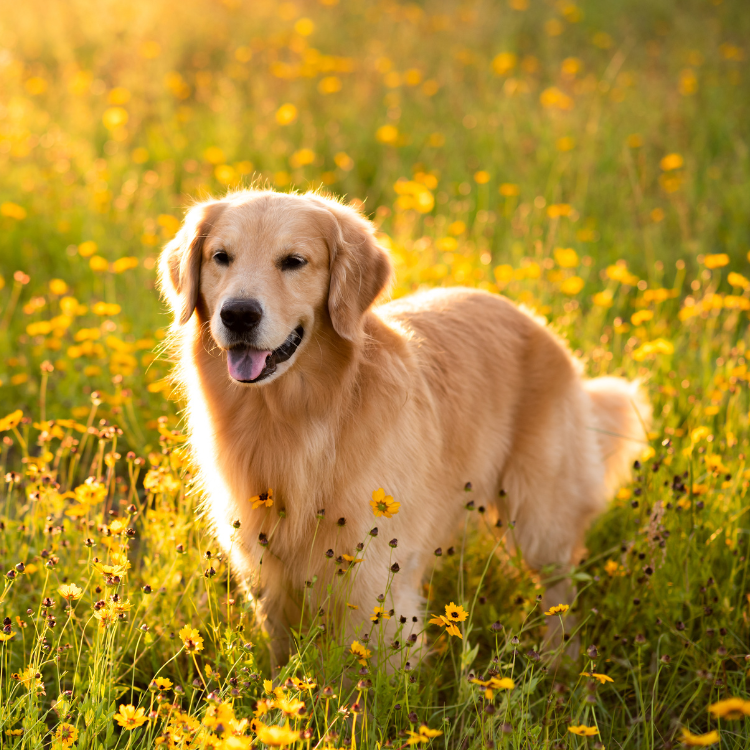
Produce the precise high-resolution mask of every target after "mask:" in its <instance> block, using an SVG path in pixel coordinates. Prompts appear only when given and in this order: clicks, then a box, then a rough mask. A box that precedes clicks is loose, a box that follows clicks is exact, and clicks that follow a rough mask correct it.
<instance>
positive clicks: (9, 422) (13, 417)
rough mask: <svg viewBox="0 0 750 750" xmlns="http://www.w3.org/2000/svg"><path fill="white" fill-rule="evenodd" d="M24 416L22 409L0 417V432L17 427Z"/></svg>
mask: <svg viewBox="0 0 750 750" xmlns="http://www.w3.org/2000/svg"><path fill="white" fill-rule="evenodd" d="M22 418H23V412H22V411H21V410H20V409H16V410H15V411H12V412H11V413H10V414H8V416H6V417H3V418H2V419H0V432H5V430H12V429H13V428H14V427H17V426H18V423H19V422H20V421H21V419H22Z"/></svg>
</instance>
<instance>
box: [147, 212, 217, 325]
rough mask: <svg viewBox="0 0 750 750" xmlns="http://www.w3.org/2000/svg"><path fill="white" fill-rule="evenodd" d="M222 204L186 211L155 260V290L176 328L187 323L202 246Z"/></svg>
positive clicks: (197, 281)
mask: <svg viewBox="0 0 750 750" xmlns="http://www.w3.org/2000/svg"><path fill="white" fill-rule="evenodd" d="M226 205H227V204H226V203H222V202H221V201H212V202H210V203H200V204H198V205H197V206H194V207H193V208H191V209H190V211H188V213H187V216H185V221H184V222H183V224H182V227H180V230H179V231H178V232H177V234H176V235H175V238H174V239H173V240H172V241H171V242H169V243H168V244H167V245H166V247H165V248H164V250H162V253H161V256H160V258H159V280H158V284H159V290H160V291H161V293H162V295H163V296H164V297H166V299H167V301H168V302H169V306H170V307H171V308H172V312H173V313H174V315H175V318H176V319H177V320H178V321H179V323H180V325H185V323H187V322H188V320H190V317H191V316H192V314H193V311H194V310H195V306H196V305H197V304H198V292H199V290H200V274H201V260H202V255H203V243H204V241H205V239H206V237H208V235H209V234H210V232H211V228H212V227H213V225H214V224H215V223H216V222H217V221H218V219H219V216H221V214H222V212H223V211H224V209H225V208H226Z"/></svg>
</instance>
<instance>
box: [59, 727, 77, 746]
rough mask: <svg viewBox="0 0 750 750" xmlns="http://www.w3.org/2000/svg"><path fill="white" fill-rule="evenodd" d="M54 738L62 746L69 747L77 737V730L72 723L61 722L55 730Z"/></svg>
mask: <svg viewBox="0 0 750 750" xmlns="http://www.w3.org/2000/svg"><path fill="white" fill-rule="evenodd" d="M55 739H56V740H57V741H58V742H59V743H60V744H61V745H62V746H63V747H70V746H71V745H72V744H73V743H74V742H75V741H76V740H77V739H78V730H77V729H76V728H75V727H74V726H73V725H72V724H66V723H64V722H63V723H62V724H60V725H59V726H58V727H57V729H56V730H55Z"/></svg>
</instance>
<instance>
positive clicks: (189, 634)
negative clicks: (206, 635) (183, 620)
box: [178, 625, 203, 653]
mask: <svg viewBox="0 0 750 750" xmlns="http://www.w3.org/2000/svg"><path fill="white" fill-rule="evenodd" d="M178 635H179V636H180V639H181V640H182V644H183V645H184V646H185V651H187V652H189V653H192V652H194V651H203V638H202V637H201V634H200V632H199V631H198V630H196V629H195V628H191V627H190V625H185V627H184V628H182V630H180V632H179V633H178Z"/></svg>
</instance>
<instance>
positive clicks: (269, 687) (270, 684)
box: [263, 680, 273, 695]
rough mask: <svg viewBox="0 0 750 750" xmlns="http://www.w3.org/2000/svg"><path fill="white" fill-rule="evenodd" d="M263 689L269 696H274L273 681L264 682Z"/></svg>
mask: <svg viewBox="0 0 750 750" xmlns="http://www.w3.org/2000/svg"><path fill="white" fill-rule="evenodd" d="M263 689H264V690H265V691H266V692H267V693H268V694H269V695H273V682H271V680H263Z"/></svg>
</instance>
